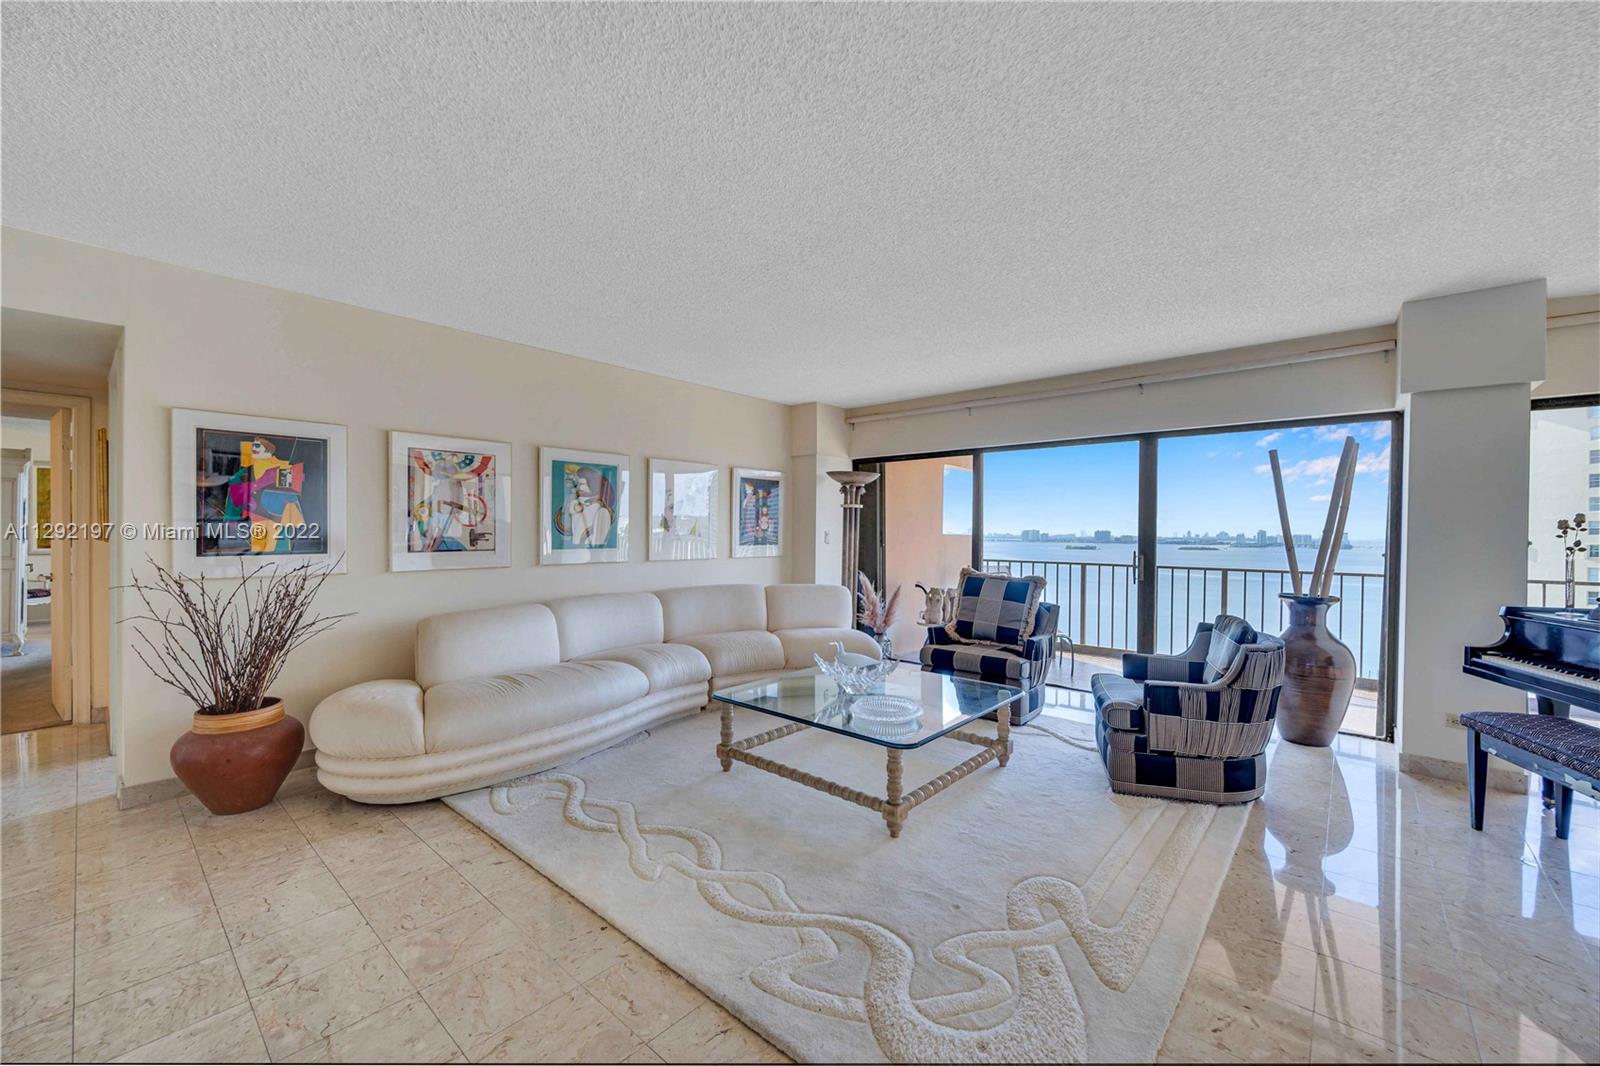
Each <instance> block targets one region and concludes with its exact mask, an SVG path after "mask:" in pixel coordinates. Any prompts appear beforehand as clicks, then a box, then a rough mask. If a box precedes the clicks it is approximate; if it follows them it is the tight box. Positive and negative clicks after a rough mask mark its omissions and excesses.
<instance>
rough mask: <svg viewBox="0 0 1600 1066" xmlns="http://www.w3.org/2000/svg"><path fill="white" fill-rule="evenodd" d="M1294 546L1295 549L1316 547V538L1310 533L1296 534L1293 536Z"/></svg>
mask: <svg viewBox="0 0 1600 1066" xmlns="http://www.w3.org/2000/svg"><path fill="white" fill-rule="evenodd" d="M1294 546H1295V547H1296V548H1315V547H1316V546H1317V538H1316V537H1313V536H1312V535H1311V534H1310V533H1296V534H1295V535H1294Z"/></svg>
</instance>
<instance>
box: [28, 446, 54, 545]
mask: <svg viewBox="0 0 1600 1066" xmlns="http://www.w3.org/2000/svg"><path fill="white" fill-rule="evenodd" d="M32 469H33V485H32V486H30V488H31V491H30V492H29V494H28V499H29V500H30V501H31V502H32V504H33V517H32V519H31V520H30V521H29V522H28V553H29V554H30V555H48V554H49V553H50V545H52V544H54V543H55V538H54V536H53V534H54V533H55V529H54V527H53V522H52V519H51V517H50V515H51V512H50V502H51V501H50V484H51V482H50V460H48V459H44V460H39V459H35V460H34V461H33V467H32Z"/></svg>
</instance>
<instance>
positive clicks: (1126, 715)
mask: <svg viewBox="0 0 1600 1066" xmlns="http://www.w3.org/2000/svg"><path fill="white" fill-rule="evenodd" d="M1089 686H1090V688H1091V689H1093V691H1094V703H1095V717H1096V728H1095V735H1096V738H1097V739H1098V741H1099V745H1100V757H1101V759H1103V760H1104V761H1105V764H1106V773H1107V774H1109V775H1110V777H1111V788H1112V789H1113V791H1116V792H1129V793H1133V794H1136V795H1141V796H1162V797H1166V798H1168V799H1186V800H1200V801H1202V802H1205V803H1243V802H1245V801H1248V800H1253V799H1255V798H1256V797H1257V796H1259V795H1261V793H1262V791H1263V790H1265V789H1266V787H1267V763H1266V756H1265V754H1264V752H1265V750H1266V746H1267V741H1268V740H1270V739H1271V738H1272V724H1273V722H1274V720H1275V719H1276V718H1277V714H1278V696H1279V694H1280V693H1281V692H1282V690H1283V641H1281V640H1279V639H1278V638H1277V637H1274V636H1268V635H1267V634H1265V633H1257V632H1256V630H1255V629H1254V628H1253V627H1252V626H1251V625H1250V624H1249V623H1248V622H1246V621H1245V620H1244V619H1242V618H1237V617H1235V616H1233V615H1229V614H1224V615H1218V616H1217V620H1216V621H1215V622H1214V623H1211V624H1206V623H1201V625H1200V626H1199V627H1198V628H1197V629H1196V631H1195V635H1194V640H1192V641H1191V642H1190V643H1189V647H1188V648H1186V649H1184V651H1183V653H1182V654H1181V655H1139V654H1135V653H1131V652H1130V653H1128V654H1125V655H1123V657H1122V673H1121V674H1095V675H1094V677H1092V678H1090V680H1089Z"/></svg>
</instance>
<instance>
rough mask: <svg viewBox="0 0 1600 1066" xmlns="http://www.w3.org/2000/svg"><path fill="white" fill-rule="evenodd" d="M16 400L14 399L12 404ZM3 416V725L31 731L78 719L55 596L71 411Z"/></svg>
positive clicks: (61, 558) (9, 412) (0, 663)
mask: <svg viewBox="0 0 1600 1066" xmlns="http://www.w3.org/2000/svg"><path fill="white" fill-rule="evenodd" d="M8 406H10V405H8ZM24 410H26V411H29V412H32V411H33V409H31V408H28V409H24V408H20V407H11V409H10V410H7V411H6V413H5V414H4V415H3V417H0V444H3V445H4V478H3V486H4V488H3V492H4V508H5V514H4V520H3V522H0V526H3V528H4V530H5V545H4V556H3V561H0V570H3V572H4V583H5V586H4V594H3V595H4V602H5V631H4V635H3V637H0V644H3V647H0V733H7V734H9V733H26V732H30V731H32V730H35V729H48V728H50V727H52V726H60V725H66V724H67V723H68V722H70V721H72V699H71V693H72V689H71V683H72V679H71V665H70V664H71V659H70V652H69V650H68V649H67V648H65V647H63V648H61V649H60V652H59V654H57V652H56V647H55V645H56V641H55V639H54V636H55V635H54V633H53V631H52V626H51V622H52V607H53V602H52V599H53V598H52V596H51V592H52V590H53V588H54V585H55V574H56V570H57V568H58V566H61V565H64V562H65V560H64V555H65V551H66V546H65V544H59V543H57V542H58V540H62V539H64V538H57V537H55V536H54V535H53V533H54V532H55V522H56V521H57V520H59V516H56V515H53V514H52V507H53V506H55V505H56V500H55V494H54V493H53V491H52V489H53V487H54V478H53V476H52V475H53V473H54V466H53V463H52V460H53V459H55V458H56V457H58V456H61V455H62V450H63V436H64V434H65V433H66V432H67V426H68V423H69V422H70V420H71V412H70V411H69V410H67V409H65V408H58V409H56V410H55V411H53V412H50V413H49V415H48V417H42V416H41V415H42V412H43V409H40V413H39V414H35V413H12V412H13V411H18V412H21V411H24Z"/></svg>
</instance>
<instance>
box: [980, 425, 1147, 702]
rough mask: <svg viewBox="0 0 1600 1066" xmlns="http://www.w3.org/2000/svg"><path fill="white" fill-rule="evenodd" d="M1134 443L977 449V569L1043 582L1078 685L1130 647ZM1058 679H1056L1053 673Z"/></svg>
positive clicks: (1135, 542) (1135, 597) (1135, 588)
mask: <svg viewBox="0 0 1600 1066" xmlns="http://www.w3.org/2000/svg"><path fill="white" fill-rule="evenodd" d="M1141 447H1142V445H1141V443H1140V442H1139V441H1137V440H1119V441H1106V442H1096V443H1090V444H1071V445H1064V446H1059V447H1048V448H1016V449H1011V450H1008V451H993V452H985V453H984V455H983V493H982V515H983V566H984V569H988V570H1007V571H1009V572H1011V573H1013V574H1017V575H1031V574H1037V575H1039V576H1041V577H1043V578H1044V579H1045V598H1046V599H1047V600H1048V601H1050V602H1051V603H1056V604H1059V605H1060V606H1061V626H1060V628H1061V631H1062V632H1065V633H1066V634H1067V635H1068V636H1069V637H1071V638H1072V640H1073V643H1074V644H1075V645H1076V646H1077V650H1078V652H1079V654H1080V656H1081V657H1082V658H1083V662H1082V663H1081V664H1080V666H1081V669H1082V672H1083V673H1084V675H1085V676H1084V677H1082V678H1078V679H1076V680H1077V681H1081V682H1082V683H1084V684H1087V675H1088V673H1089V672H1092V669H1093V668H1095V667H1096V665H1097V663H1098V668H1101V669H1106V668H1115V666H1116V657H1117V656H1120V654H1121V652H1122V650H1123V649H1131V648H1136V647H1138V645H1139V621H1140V617H1141V614H1142V612H1144V611H1145V610H1146V609H1147V608H1146V606H1145V605H1144V604H1143V603H1142V602H1141V599H1142V598H1141V596H1140V573H1139V567H1138V565H1137V564H1138V559H1139V509H1140V508H1139V454H1140V449H1141ZM1060 680H1062V681H1067V680H1068V679H1067V678H1065V677H1062V678H1060Z"/></svg>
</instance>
